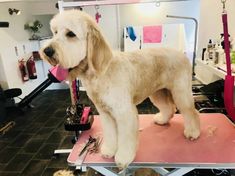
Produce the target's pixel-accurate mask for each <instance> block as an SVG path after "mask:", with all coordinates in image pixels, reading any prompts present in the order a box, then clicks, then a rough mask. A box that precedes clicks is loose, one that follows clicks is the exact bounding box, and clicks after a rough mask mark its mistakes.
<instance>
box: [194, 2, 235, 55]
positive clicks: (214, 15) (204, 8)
mask: <svg viewBox="0 0 235 176" xmlns="http://www.w3.org/2000/svg"><path fill="white" fill-rule="evenodd" d="M226 8H227V13H228V25H229V33H230V34H231V36H232V37H233V38H235V15H234V12H235V1H234V0H228V1H227V3H226ZM221 14H222V4H221V1H220V0H218V1H215V0H202V1H201V4H200V24H199V38H198V56H199V57H201V53H202V48H205V47H206V46H207V44H208V41H209V39H219V38H220V33H223V24H222V17H221Z"/></svg>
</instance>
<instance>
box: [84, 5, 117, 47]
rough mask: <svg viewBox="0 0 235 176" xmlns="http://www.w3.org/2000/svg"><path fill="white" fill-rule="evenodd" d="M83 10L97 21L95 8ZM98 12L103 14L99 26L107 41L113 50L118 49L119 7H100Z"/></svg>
mask: <svg viewBox="0 0 235 176" xmlns="http://www.w3.org/2000/svg"><path fill="white" fill-rule="evenodd" d="M83 10H84V11H85V12H87V13H88V14H90V15H91V16H92V17H93V18H94V19H95V14H96V10H95V7H84V8H83ZM98 12H99V13H100V14H101V18H100V20H99V26H100V28H101V30H102V32H103V34H104V37H105V39H106V40H107V41H108V43H109V44H110V45H111V47H112V48H114V49H118V48H119V43H118V35H117V34H118V25H117V20H118V18H117V7H116V6H115V5H109V6H100V7H99V10H98Z"/></svg>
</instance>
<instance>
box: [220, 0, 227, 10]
mask: <svg viewBox="0 0 235 176" xmlns="http://www.w3.org/2000/svg"><path fill="white" fill-rule="evenodd" d="M221 3H222V4H223V13H225V12H226V6H225V4H226V0H221Z"/></svg>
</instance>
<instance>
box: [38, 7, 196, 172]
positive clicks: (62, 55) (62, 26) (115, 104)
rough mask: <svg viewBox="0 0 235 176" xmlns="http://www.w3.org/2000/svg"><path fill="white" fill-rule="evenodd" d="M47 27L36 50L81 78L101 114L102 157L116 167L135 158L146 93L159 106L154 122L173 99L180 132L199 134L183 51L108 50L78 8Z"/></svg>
mask: <svg viewBox="0 0 235 176" xmlns="http://www.w3.org/2000/svg"><path fill="white" fill-rule="evenodd" d="M51 29H52V32H53V34H54V36H53V38H52V39H51V40H50V41H49V42H48V43H47V45H46V46H45V47H44V48H42V50H41V52H40V53H41V56H42V57H43V58H44V59H45V60H47V61H48V62H49V63H51V64H52V65H56V64H59V65H61V66H62V67H64V68H71V71H70V73H69V77H70V79H74V78H76V77H78V78H79V79H80V80H81V81H82V83H83V85H84V86H85V88H86V91H87V94H88V96H89V97H90V99H91V100H92V101H93V102H94V104H95V106H96V108H97V110H98V112H99V114H100V118H101V122H102V127H103V137H104V141H103V145H102V148H101V152H102V155H103V156H104V157H109V158H110V157H113V156H114V157H115V161H116V164H117V165H118V166H119V167H121V168H125V167H127V166H128V165H129V164H130V163H131V162H132V161H133V160H134V158H135V154H136V151H137V146H138V118H137V117H138V114H137V109H136V105H137V104H139V103H140V102H142V101H143V100H144V99H145V98H147V97H150V99H151V101H152V102H153V104H154V105H156V106H157V107H158V108H159V110H160V112H159V113H158V114H156V118H155V121H156V123H159V124H161V125H163V124H166V123H168V121H169V120H170V118H172V117H173V115H174V113H175V105H176V106H177V108H178V109H179V110H180V112H181V113H182V115H183V116H184V118H185V123H184V125H185V130H184V134H185V136H186V137H187V138H189V139H196V138H198V137H199V135H200V122H199V117H198V112H197V111H196V110H195V108H194V101H193V97H192V92H191V75H192V74H191V66H190V63H189V61H188V59H187V58H186V56H185V55H184V54H183V53H180V52H178V51H175V50H172V49H169V48H151V49H143V50H139V51H135V52H119V51H113V50H111V49H110V47H109V45H108V44H107V42H106V41H105V39H104V37H103V35H102V34H101V31H100V29H99V27H98V26H97V24H96V23H95V21H94V20H93V19H92V18H91V17H90V16H89V15H87V14H86V13H84V12H81V11H77V10H69V11H64V12H62V13H61V14H58V15H56V16H55V17H54V18H53V19H52V21H51ZM69 32H72V33H73V34H74V35H72V36H71V35H69V34H71V33H69ZM46 47H52V48H53V49H54V51H55V53H54V54H53V56H50V57H48V56H47V55H46V54H45V52H44V49H45V48H46Z"/></svg>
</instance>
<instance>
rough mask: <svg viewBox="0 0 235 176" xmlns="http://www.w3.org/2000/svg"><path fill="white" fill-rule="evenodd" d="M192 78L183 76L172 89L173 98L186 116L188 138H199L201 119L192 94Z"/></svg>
mask: <svg viewBox="0 0 235 176" xmlns="http://www.w3.org/2000/svg"><path fill="white" fill-rule="evenodd" d="M189 79H191V78H188V79H187V78H185V77H184V76H182V77H181V78H180V79H178V80H177V81H176V80H175V84H174V85H173V87H172V89H171V91H172V92H171V93H172V96H173V100H174V102H175V104H176V106H177V108H178V109H179V111H180V113H181V114H182V115H183V117H184V135H185V137H186V138H188V139H191V140H193V139H197V138H198V137H199V135H200V119H199V114H198V112H197V110H196V109H195V107H194V100H193V96H192V90H191V89H192V87H191V84H190V81H191V80H190V81H188V82H187V80H189Z"/></svg>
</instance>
